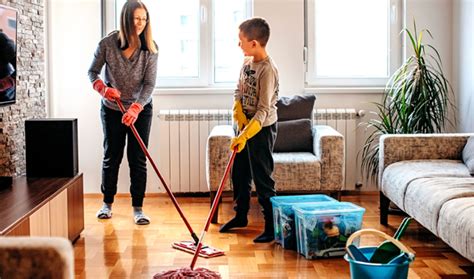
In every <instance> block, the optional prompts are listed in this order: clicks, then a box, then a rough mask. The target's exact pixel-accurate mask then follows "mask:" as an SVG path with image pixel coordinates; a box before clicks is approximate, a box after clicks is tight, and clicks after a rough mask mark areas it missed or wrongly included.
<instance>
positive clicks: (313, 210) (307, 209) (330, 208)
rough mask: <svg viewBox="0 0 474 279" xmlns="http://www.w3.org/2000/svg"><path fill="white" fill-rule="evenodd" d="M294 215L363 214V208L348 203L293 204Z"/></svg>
mask: <svg viewBox="0 0 474 279" xmlns="http://www.w3.org/2000/svg"><path fill="white" fill-rule="evenodd" d="M292 207H293V210H294V211H295V213H296V214H311V215H318V214H333V213H336V214H338V213H359V212H360V213H363V212H365V208H363V207H360V206H358V205H355V204H353V203H350V202H337V203H335V202H324V203H306V204H295V205H293V206H292Z"/></svg>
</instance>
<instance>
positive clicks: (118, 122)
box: [100, 103, 153, 207]
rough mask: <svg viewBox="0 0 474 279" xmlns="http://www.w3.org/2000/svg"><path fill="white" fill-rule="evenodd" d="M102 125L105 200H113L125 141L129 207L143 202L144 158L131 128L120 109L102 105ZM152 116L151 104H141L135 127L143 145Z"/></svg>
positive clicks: (146, 143) (140, 204)
mask: <svg viewBox="0 0 474 279" xmlns="http://www.w3.org/2000/svg"><path fill="white" fill-rule="evenodd" d="M100 113H101V118H102V127H103V130H104V159H103V161H102V185H101V190H102V194H103V195H104V202H105V203H113V202H114V196H115V194H116V193H117V180H118V173H119V168H120V163H121V162H122V157H123V152H124V148H125V142H126V140H127V138H128V143H127V158H128V166H129V168H130V194H131V195H132V206H139V207H141V206H142V205H143V198H144V197H145V189H146V178H147V170H146V157H145V154H144V153H143V151H142V150H141V147H140V145H139V143H138V141H137V140H136V139H135V136H134V135H133V132H132V130H131V129H130V128H129V127H127V126H126V125H124V124H122V112H120V111H116V110H113V109H110V108H107V107H106V106H104V105H102V108H101V112H100ZM152 117H153V105H152V104H151V103H149V104H147V105H145V106H144V108H143V111H142V112H141V113H140V114H139V115H138V118H137V121H136V122H135V124H134V126H135V128H136V129H137V132H138V134H139V135H140V137H141V138H142V140H143V142H144V143H145V145H146V146H148V138H149V136H150V129H151V119H152Z"/></svg>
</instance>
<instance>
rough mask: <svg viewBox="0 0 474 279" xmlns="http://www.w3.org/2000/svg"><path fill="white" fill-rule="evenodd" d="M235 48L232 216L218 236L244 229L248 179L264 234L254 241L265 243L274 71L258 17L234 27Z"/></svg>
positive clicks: (269, 233) (269, 220)
mask: <svg viewBox="0 0 474 279" xmlns="http://www.w3.org/2000/svg"><path fill="white" fill-rule="evenodd" d="M239 31H240V32H239V47H240V48H241V49H242V51H243V53H244V55H245V56H247V57H246V59H245V62H244V65H243V67H242V70H241V71H240V78H239V82H238V86H237V89H236V90H235V94H234V106H233V111H234V121H235V123H236V124H237V127H236V128H237V132H240V133H239V134H238V136H237V137H234V138H233V139H232V142H231V146H230V148H231V149H232V150H234V148H237V152H238V153H237V155H236V156H235V160H234V165H233V167H232V184H233V186H234V203H235V206H234V210H235V211H236V215H235V217H234V218H233V219H231V220H230V221H229V222H227V223H226V224H224V225H223V226H222V227H221V228H220V230H219V231H220V232H227V231H229V230H230V229H233V228H238V227H245V226H247V223H248V220H247V213H248V211H249V208H250V194H251V182H252V178H253V180H254V183H255V188H256V191H257V196H258V202H259V203H260V205H261V206H262V209H263V215H264V217H265V230H264V232H263V233H262V234H261V235H259V236H258V237H257V238H255V239H254V242H270V241H272V240H273V239H274V235H273V212H272V204H271V202H270V197H273V196H275V195H276V192H275V181H274V180H273V179H272V177H271V175H272V172H273V157H272V152H273V145H274V143H275V139H276V121H277V113H276V101H277V97H278V70H277V68H276V66H275V64H274V63H273V60H272V59H271V58H270V56H268V54H267V51H266V49H265V47H266V45H267V42H268V38H269V37H270V27H269V25H268V23H267V22H266V21H265V20H264V19H262V18H252V19H249V20H246V21H244V22H243V23H242V24H240V26H239Z"/></svg>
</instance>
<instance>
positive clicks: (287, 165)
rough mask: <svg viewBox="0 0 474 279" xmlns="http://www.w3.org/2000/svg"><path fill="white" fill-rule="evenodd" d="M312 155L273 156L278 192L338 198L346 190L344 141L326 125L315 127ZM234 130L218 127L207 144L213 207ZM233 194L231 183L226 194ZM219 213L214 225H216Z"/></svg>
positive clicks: (207, 167)
mask: <svg viewBox="0 0 474 279" xmlns="http://www.w3.org/2000/svg"><path fill="white" fill-rule="evenodd" d="M312 134H313V152H282V153H273V159H274V162H275V168H274V171H273V178H274V180H275V182H276V185H275V188H276V191H277V193H278V192H298V193H301V192H307V193H315V192H324V193H328V194H330V195H332V196H335V197H336V198H339V196H340V191H341V190H342V187H343V181H344V171H345V164H344V162H345V160H344V152H345V150H344V148H345V147H344V137H343V136H342V134H341V133H339V132H338V131H336V130H335V129H333V128H331V127H330V126H326V125H313V131H312ZM233 136H234V130H233V129H232V126H231V125H220V126H215V127H214V128H213V129H212V131H211V133H210V135H209V137H208V141H207V152H206V154H207V155H206V174H207V183H208V187H209V191H210V193H211V204H212V201H213V200H214V197H215V194H216V192H217V189H218V187H219V184H220V181H221V179H222V176H223V174H224V171H225V168H226V165H227V163H228V160H229V158H230V155H231V151H230V149H229V146H230V141H231V138H232V137H233ZM230 190H232V183H231V182H230V179H229V180H228V181H227V183H226V184H225V188H224V191H230ZM217 216H218V212H217V211H216V213H215V215H214V218H213V220H212V222H213V223H216V222H217Z"/></svg>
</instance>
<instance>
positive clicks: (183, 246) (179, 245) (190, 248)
mask: <svg viewBox="0 0 474 279" xmlns="http://www.w3.org/2000/svg"><path fill="white" fill-rule="evenodd" d="M115 102H116V103H117V105H118V107H119V109H120V111H121V112H122V113H125V107H124V106H123V104H122V101H121V100H120V99H119V98H117V99H115ZM130 129H131V130H132V132H133V135H134V136H135V138H136V139H137V141H138V144H139V145H140V147H141V149H142V151H143V153H144V154H145V156H146V157H147V158H148V160H149V161H150V163H151V165H152V166H153V169H154V170H155V173H156V174H157V175H158V178H159V179H160V181H161V183H162V184H163V187H164V188H165V190H166V193H168V196H169V197H170V198H171V201H172V202H173V204H174V206H175V208H176V210H177V211H178V213H179V216H181V219H182V220H183V222H184V224H185V225H186V227H187V228H188V230H189V233H190V234H191V237H192V238H193V240H194V242H193V241H186V240H185V241H180V242H175V243H173V245H172V246H173V247H174V248H176V249H180V250H182V251H186V252H189V253H194V251H195V250H196V246H197V245H198V243H199V238H198V237H197V235H196V233H195V232H194V231H193V229H192V227H191V225H190V224H189V222H188V220H187V219H186V217H185V216H184V214H183V211H182V210H181V207H180V206H179V204H178V201H177V200H176V198H175V196H174V195H173V192H171V190H170V188H169V187H168V185H167V184H166V182H165V180H164V179H163V177H162V176H161V173H160V171H159V170H158V167H157V166H156V164H155V162H154V161H153V159H152V158H151V156H150V153H149V152H148V150H147V148H146V146H145V143H144V142H143V140H142V138H141V137H140V135H139V134H138V132H137V129H136V128H135V126H134V125H133V124H132V125H130ZM214 201H216V199H214ZM198 252H199V256H201V257H205V258H212V257H217V256H222V255H224V251H222V250H219V249H216V248H212V247H209V246H204V247H203V248H202V249H199V250H198Z"/></svg>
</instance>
